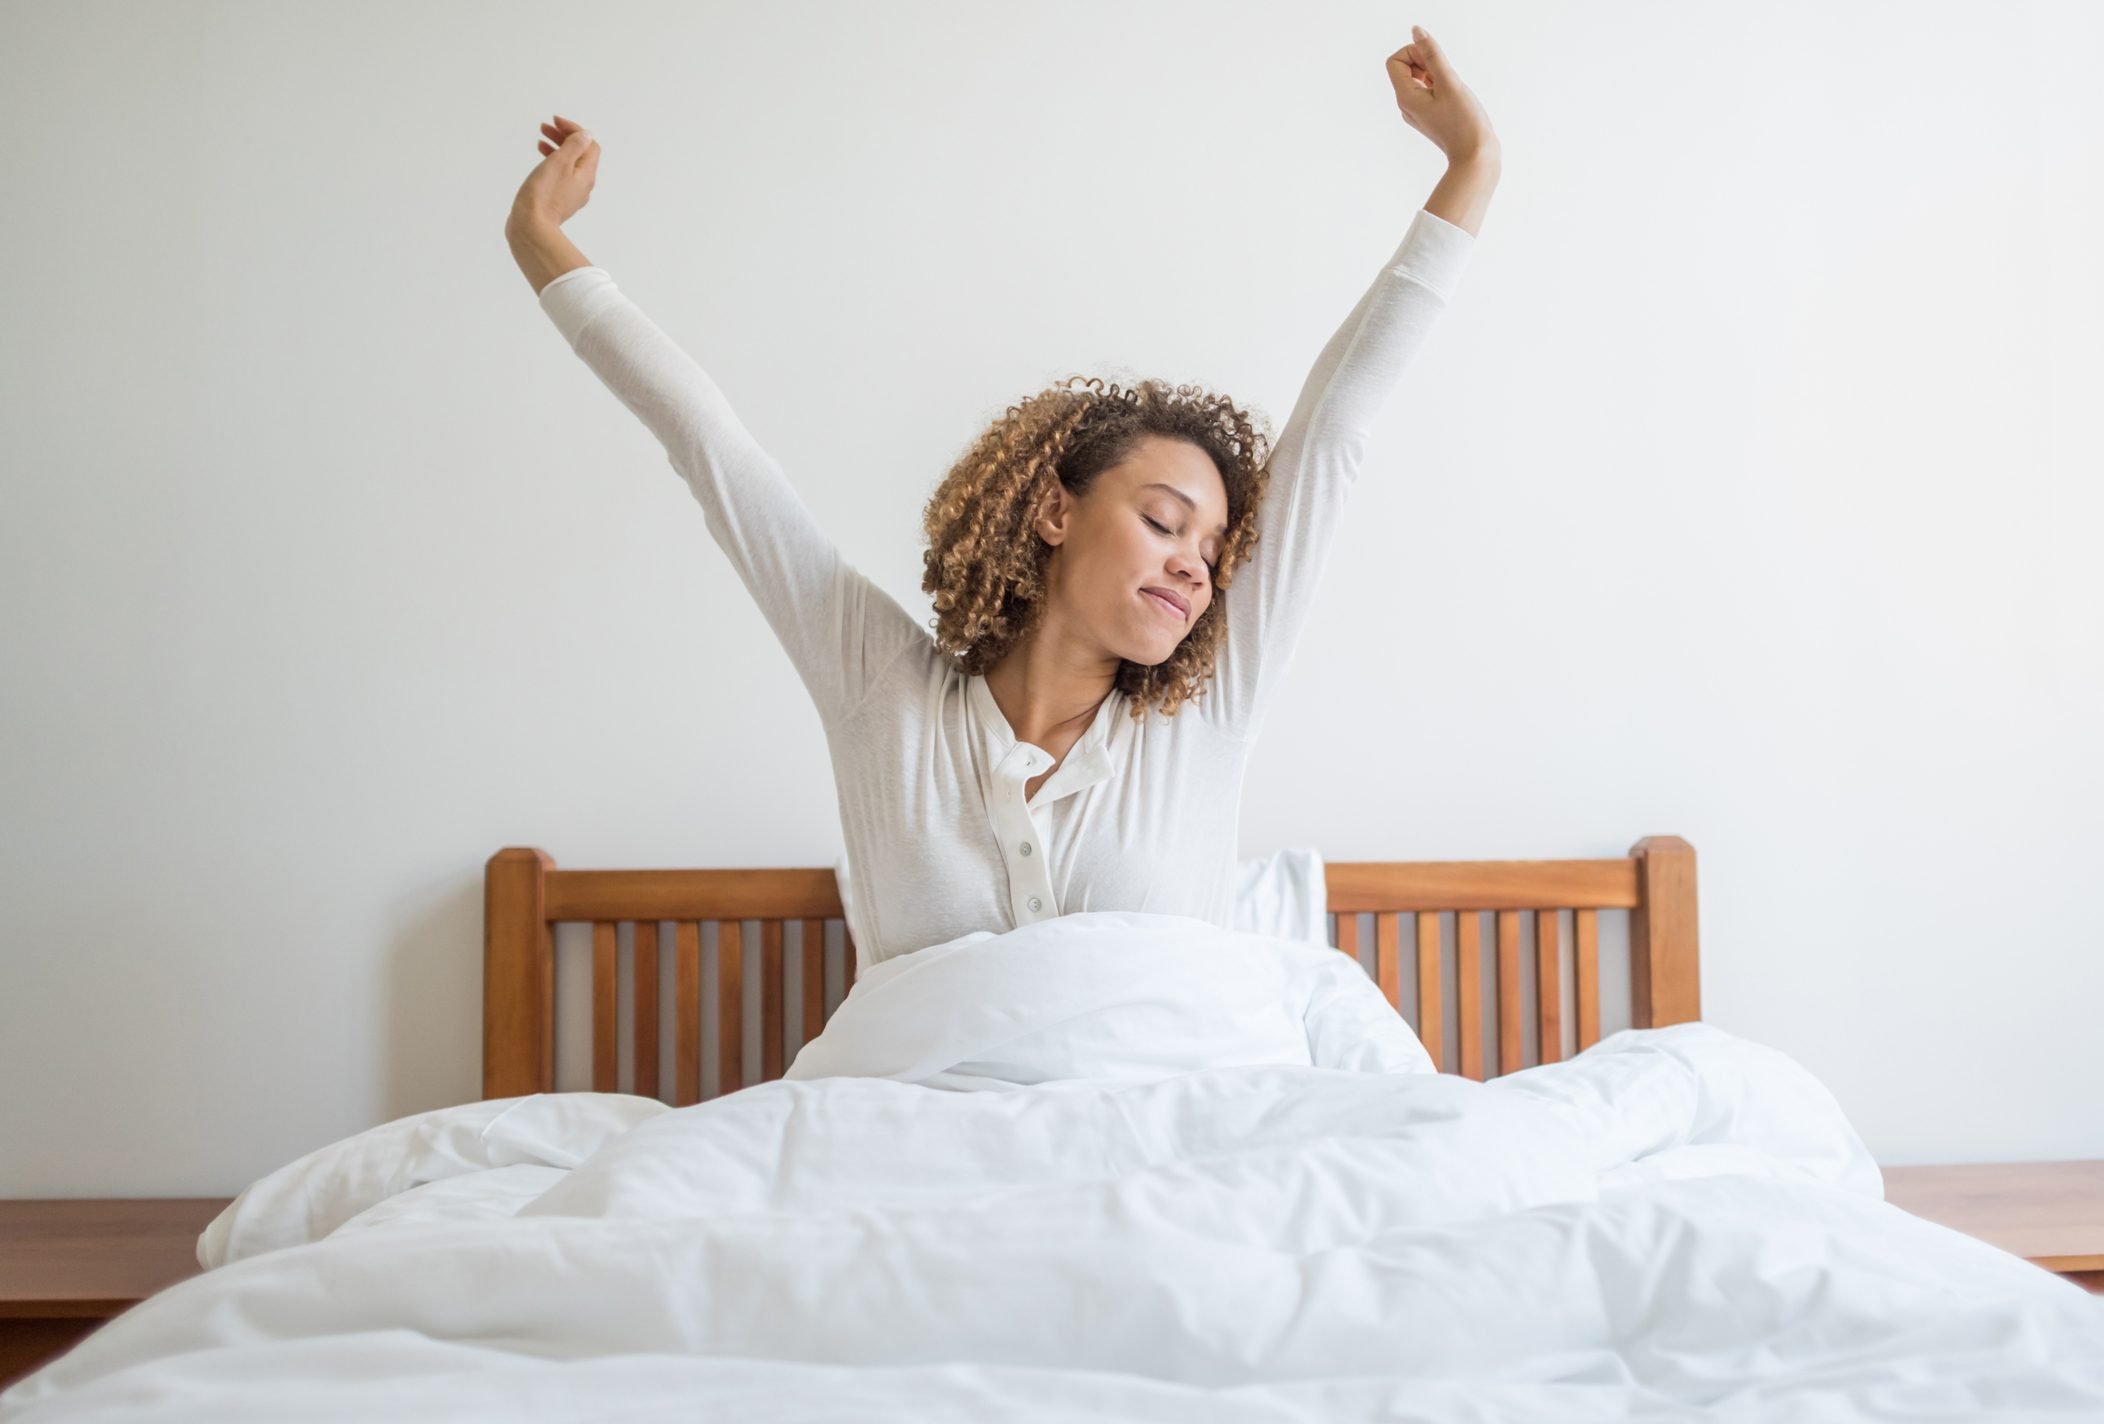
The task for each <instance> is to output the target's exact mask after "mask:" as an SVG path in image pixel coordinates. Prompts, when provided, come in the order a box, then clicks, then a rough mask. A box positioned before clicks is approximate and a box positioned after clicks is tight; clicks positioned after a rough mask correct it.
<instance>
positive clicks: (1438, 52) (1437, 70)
mask: <svg viewBox="0 0 2104 1424" xmlns="http://www.w3.org/2000/svg"><path fill="white" fill-rule="evenodd" d="M1410 33H1411V34H1413V35H1415V36H1416V37H1417V43H1416V44H1415V45H1413V46H1411V47H1412V48H1413V49H1415V50H1417V51H1418V53H1419V54H1420V55H1422V56H1423V58H1424V62H1425V67H1426V68H1428V69H1430V70H1431V71H1432V72H1433V73H1434V74H1439V75H1445V74H1450V73H1452V72H1453V70H1452V66H1450V65H1449V64H1448V63H1447V54H1446V50H1445V49H1443V48H1441V47H1440V43H1439V41H1438V40H1435V39H1433V38H1432V32H1431V31H1430V30H1428V29H1426V28H1425V27H1424V26H1422V25H1412V26H1411V27H1410Z"/></svg>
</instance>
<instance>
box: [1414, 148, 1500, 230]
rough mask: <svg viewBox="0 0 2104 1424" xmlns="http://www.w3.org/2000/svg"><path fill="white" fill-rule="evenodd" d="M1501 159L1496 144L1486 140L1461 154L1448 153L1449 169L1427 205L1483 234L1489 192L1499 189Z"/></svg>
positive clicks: (1458, 224) (1436, 214)
mask: <svg viewBox="0 0 2104 1424" xmlns="http://www.w3.org/2000/svg"><path fill="white" fill-rule="evenodd" d="M1500 162H1501V159H1500V157H1499V154H1498V149H1497V145H1496V144H1485V145H1482V146H1480V147H1477V148H1474V149H1471V150H1469V152H1468V153H1467V154H1465V155H1462V156H1458V157H1457V156H1455V155H1453V154H1449V155H1447V169H1446V172H1445V173H1444V174H1443V175H1441V177H1440V179H1439V182H1438V184H1437V185H1436V186H1434V187H1433V189H1432V196H1430V197H1429V198H1427V199H1425V201H1424V209H1425V211H1426V212H1428V213H1430V214H1431V215H1432V216H1433V217H1435V218H1444V219H1446V221H1448V222H1450V223H1452V224H1454V226H1456V227H1458V228H1462V229H1465V230H1466V231H1467V233H1468V235H1469V236H1470V237H1476V236H1480V235H1481V230H1482V227H1483V215H1484V214H1485V213H1487V212H1489V211H1490V195H1491V194H1492V193H1493V192H1495V191H1496V190H1497V186H1498V176H1499V165H1500Z"/></svg>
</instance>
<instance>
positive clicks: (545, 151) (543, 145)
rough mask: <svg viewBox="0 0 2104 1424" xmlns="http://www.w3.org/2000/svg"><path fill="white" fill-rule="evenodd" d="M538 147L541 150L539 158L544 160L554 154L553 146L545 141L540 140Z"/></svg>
mask: <svg viewBox="0 0 2104 1424" xmlns="http://www.w3.org/2000/svg"><path fill="white" fill-rule="evenodd" d="M538 147H539V148H540V150H541V157H543V158H546V157H547V156H548V155H549V154H551V153H553V152H555V145H554V144H552V143H550V142H548V140H546V139H541V140H540V141H539V144H538Z"/></svg>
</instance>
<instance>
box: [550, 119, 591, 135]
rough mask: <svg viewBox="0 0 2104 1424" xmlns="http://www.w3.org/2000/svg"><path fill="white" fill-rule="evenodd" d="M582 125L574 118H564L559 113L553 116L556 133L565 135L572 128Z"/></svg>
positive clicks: (581, 126) (579, 127) (578, 127)
mask: <svg viewBox="0 0 2104 1424" xmlns="http://www.w3.org/2000/svg"><path fill="white" fill-rule="evenodd" d="M583 127H584V125H583V124H580V123H578V122H577V121H576V120H575V119H566V118H564V117H563V116H562V115H561V114H557V115H556V116H555V131H556V133H557V134H558V135H561V136H567V135H568V134H569V133H570V132H571V131H572V130H573V129H581V128H583Z"/></svg>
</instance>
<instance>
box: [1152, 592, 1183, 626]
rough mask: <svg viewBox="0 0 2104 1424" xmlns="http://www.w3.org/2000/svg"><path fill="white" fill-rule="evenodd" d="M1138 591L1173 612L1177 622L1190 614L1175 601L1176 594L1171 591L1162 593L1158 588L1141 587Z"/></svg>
mask: <svg viewBox="0 0 2104 1424" xmlns="http://www.w3.org/2000/svg"><path fill="white" fill-rule="evenodd" d="M1140 592H1141V593H1144V594H1146V595H1147V596H1148V597H1149V598H1151V599H1153V600H1154V601H1155V602H1157V603H1159V604H1161V605H1162V606H1163V607H1164V608H1166V609H1168V610H1169V611H1170V612H1171V613H1174V614H1175V615H1176V617H1177V621H1178V622H1182V621H1183V620H1184V619H1187V618H1189V617H1190V616H1191V610H1190V609H1188V608H1186V607H1184V606H1183V605H1182V604H1181V603H1179V602H1178V601H1177V598H1176V595H1175V594H1173V593H1164V592H1162V591H1161V590H1160V589H1158V588H1143V589H1141V590H1140Z"/></svg>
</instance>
